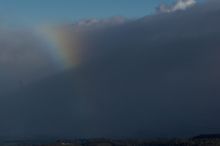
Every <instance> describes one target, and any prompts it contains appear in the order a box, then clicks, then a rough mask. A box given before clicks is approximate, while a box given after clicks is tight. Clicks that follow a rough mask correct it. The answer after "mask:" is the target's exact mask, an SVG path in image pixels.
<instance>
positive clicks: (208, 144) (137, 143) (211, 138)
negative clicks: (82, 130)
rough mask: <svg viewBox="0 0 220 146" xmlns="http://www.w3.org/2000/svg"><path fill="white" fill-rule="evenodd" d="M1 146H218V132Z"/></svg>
mask: <svg viewBox="0 0 220 146" xmlns="http://www.w3.org/2000/svg"><path fill="white" fill-rule="evenodd" d="M1 146H220V134H210V135H198V136H195V137H193V138H190V139H155V140H144V139H142V140H140V139H123V140H116V139H105V138H99V139H59V140H56V141H54V142H53V141H51V142H47V143H40V142H37V141H30V140H29V141H8V142H5V143H2V144H1Z"/></svg>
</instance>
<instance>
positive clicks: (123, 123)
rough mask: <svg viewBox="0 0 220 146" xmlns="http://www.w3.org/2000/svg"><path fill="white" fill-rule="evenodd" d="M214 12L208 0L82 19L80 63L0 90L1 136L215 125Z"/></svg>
mask: <svg viewBox="0 0 220 146" xmlns="http://www.w3.org/2000/svg"><path fill="white" fill-rule="evenodd" d="M219 16H220V2H219V1H218V0H213V1H210V2H207V3H206V4H202V5H197V6H195V7H193V8H191V9H188V10H186V11H180V12H173V13H169V14H161V15H153V16H146V17H144V18H140V19H138V20H131V21H126V22H123V23H120V24H117V25H106V24H105V25H104V26H106V27H93V25H92V26H91V25H89V27H91V28H92V29H91V30H90V29H89V30H87V31H83V33H82V34H81V35H80V37H82V38H81V39H83V42H84V45H83V48H80V49H83V52H86V53H84V54H85V56H84V57H85V58H87V59H85V61H84V62H83V63H82V64H81V65H80V66H78V67H77V68H73V69H70V70H69V71H65V72H62V73H60V74H57V75H55V76H51V77H49V78H46V79H44V80H41V81H38V82H37V83H35V84H32V85H30V86H28V87H26V88H23V89H22V90H19V91H18V92H16V93H13V94H9V95H5V96H2V98H1V102H0V104H1V106H0V107H1V108H2V110H0V114H1V115H2V117H4V118H3V120H1V121H0V131H1V132H0V133H1V135H10V136H18V135H19V136H36V135H47V136H48V135H49V136H58V137H117V138H118V137H177V136H192V135H196V134H200V133H217V132H219V130H220V126H219V122H220V118H219V114H218V111H219V110H220V107H219V104H218V103H219V102H220V99H219V96H220V90H219V87H220V70H219V64H220V59H219V55H220V50H219V46H220V40H219V38H220V28H219V26H220V21H219V19H218V18H219ZM204 18H206V19H204ZM96 23H97V22H96ZM89 24H90V22H89ZM92 24H93V23H92ZM95 26H97V25H95ZM70 27H74V25H73V26H70ZM83 27H84V24H83ZM67 30H68V31H69V32H71V31H73V32H74V33H76V32H75V31H76V30H75V28H70V30H69V29H67ZM77 31H78V30H77ZM77 33H81V30H79V32H77ZM5 111H7V112H5Z"/></svg>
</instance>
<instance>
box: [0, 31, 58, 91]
mask: <svg viewBox="0 0 220 146" xmlns="http://www.w3.org/2000/svg"><path fill="white" fill-rule="evenodd" d="M0 33H1V35H0V46H1V49H0V67H1V73H0V81H1V83H0V86H1V89H0V92H5V91H8V90H9V89H10V88H17V87H19V86H21V85H22V84H28V83H30V82H32V81H34V80H36V79H40V78H42V77H45V76H47V75H50V74H52V73H53V72H55V71H56V68H55V62H53V60H52V57H51V56H50V54H48V52H49V51H47V46H46V45H45V44H44V43H43V42H42V41H41V40H40V38H38V37H37V36H36V35H35V34H34V33H33V32H32V31H29V30H19V29H17V30H16V29H4V28H1V30H0Z"/></svg>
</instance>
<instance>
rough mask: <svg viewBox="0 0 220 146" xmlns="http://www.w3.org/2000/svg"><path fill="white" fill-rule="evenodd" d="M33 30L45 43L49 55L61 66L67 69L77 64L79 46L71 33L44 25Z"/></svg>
mask: <svg viewBox="0 0 220 146" xmlns="http://www.w3.org/2000/svg"><path fill="white" fill-rule="evenodd" d="M35 30H36V31H35V32H36V34H37V35H38V36H39V38H41V40H42V41H43V42H44V44H45V45H46V49H47V51H49V54H50V56H51V57H52V58H53V60H54V61H55V62H56V64H59V66H60V67H61V68H63V69H68V68H72V67H74V66H76V65H78V64H79V62H80V61H79V60H80V59H79V58H80V57H79V56H78V55H79V53H78V47H79V46H78V42H77V41H76V40H77V38H76V37H75V36H74V35H73V33H69V32H68V31H66V30H63V29H57V28H56V29H55V28H52V27H45V26H44V27H40V28H37V29H35Z"/></svg>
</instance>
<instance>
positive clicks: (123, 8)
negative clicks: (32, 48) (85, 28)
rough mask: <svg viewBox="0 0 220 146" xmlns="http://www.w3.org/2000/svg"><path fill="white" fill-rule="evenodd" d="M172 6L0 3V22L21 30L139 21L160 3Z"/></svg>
mask: <svg viewBox="0 0 220 146" xmlns="http://www.w3.org/2000/svg"><path fill="white" fill-rule="evenodd" d="M172 2H174V0H138V1H135V0H118V1H112V0H93V1H91V2H90V1H88V0H73V1H72V0H64V1H61V0H38V1H36V0H19V1H13V0H0V3H1V5H0V14H1V15H0V19H1V20H2V21H3V22H2V21H1V22H2V23H6V24H5V25H9V24H10V25H21V26H22V25H39V24H42V23H63V22H68V23H73V22H76V21H78V20H81V19H90V18H107V17H112V16H124V17H128V18H139V17H142V16H145V15H148V14H151V13H153V12H154V11H155V7H157V6H158V5H159V4H160V3H172Z"/></svg>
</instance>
